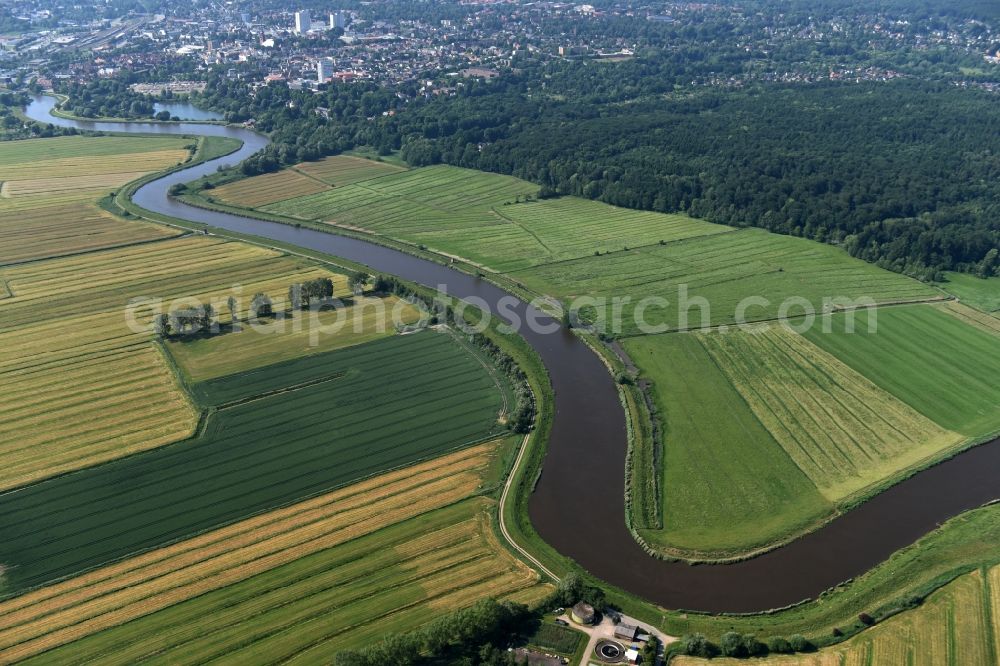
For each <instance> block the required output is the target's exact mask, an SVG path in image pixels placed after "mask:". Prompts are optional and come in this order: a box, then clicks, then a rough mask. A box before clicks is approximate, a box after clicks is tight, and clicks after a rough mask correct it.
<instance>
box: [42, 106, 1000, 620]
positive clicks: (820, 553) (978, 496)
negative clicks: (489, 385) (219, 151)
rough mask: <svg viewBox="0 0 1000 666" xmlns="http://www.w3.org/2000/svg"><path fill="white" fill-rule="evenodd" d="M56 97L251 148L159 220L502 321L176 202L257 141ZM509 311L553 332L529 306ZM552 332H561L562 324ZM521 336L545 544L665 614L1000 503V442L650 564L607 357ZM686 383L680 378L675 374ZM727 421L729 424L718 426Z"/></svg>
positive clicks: (493, 296) (375, 248) (45, 116)
mask: <svg viewBox="0 0 1000 666" xmlns="http://www.w3.org/2000/svg"><path fill="white" fill-rule="evenodd" d="M53 104H54V100H53V99H52V98H51V97H38V98H36V99H35V100H34V101H33V102H32V103H31V105H29V107H28V108H27V110H26V112H27V115H28V116H29V117H31V118H33V119H35V120H39V121H41V122H51V123H53V124H55V125H60V126H64V127H77V128H80V129H88V130H104V131H113V132H144V133H148V132H153V133H159V134H211V135H217V136H218V135H221V136H231V137H234V138H238V139H240V140H242V141H243V142H244V146H243V148H241V149H240V150H239V151H237V153H235V154H233V155H230V156H227V157H223V158H220V159H218V160H213V161H211V162H206V163H204V164H201V165H196V166H193V167H191V168H189V169H185V170H183V171H178V172H175V173H172V174H169V175H167V176H165V177H163V178H160V179H158V180H155V181H153V182H151V183H149V184H147V185H145V186H143V187H142V188H140V189H139V191H138V192H137V193H136V195H135V197H134V200H135V202H136V203H138V204H139V205H140V206H142V207H144V208H147V209H149V210H153V211H156V212H158V213H163V214H165V215H171V216H174V217H178V218H183V219H186V220H191V221H193V222H199V223H203V224H207V225H210V226H212V227H216V228H219V229H225V230H229V231H237V232H241V233H248V234H253V235H255V236H259V237H261V238H263V239H273V240H275V241H281V242H284V243H291V244H294V245H297V246H300V247H304V248H310V249H312V250H317V251H320V252H325V253H328V254H332V255H336V256H340V257H344V258H346V259H349V260H351V261H355V262H358V263H362V264H365V265H367V266H370V267H371V268H372V269H373V270H374V271H377V272H383V273H389V274H393V275H398V276H400V277H402V278H405V279H407V280H411V281H413V282H417V283H420V284H424V285H426V286H429V287H432V288H437V287H439V286H440V285H445V286H446V287H447V291H448V293H449V294H451V295H453V296H457V297H459V298H464V299H468V298H472V297H476V298H477V299H481V300H482V301H484V302H485V303H487V304H489V306H490V308H491V309H492V311H493V313H494V314H498V316H502V317H504V318H505V319H508V320H509V318H508V317H507V316H505V314H504V313H503V311H499V310H498V308H497V305H498V304H499V303H500V300H501V299H502V298H504V297H505V296H507V297H508V298H509V296H508V294H507V293H506V292H504V291H503V290H501V289H500V288H499V287H496V286H495V285H493V284H491V283H489V282H486V281H484V280H481V279H479V278H476V277H474V276H471V275H468V274H466V273H462V272H460V271H457V270H455V269H452V268H449V267H447V266H443V265H440V264H437V263H434V262H432V261H427V260H424V259H420V258H417V257H414V256H411V255H409V254H406V253H403V252H400V251H397V250H393V249H389V248H386V247H383V246H380V245H377V244H374V243H368V242H366V241H363V240H358V239H354V238H347V237H344V236H337V235H335V234H332V233H324V232H321V231H316V230H312V229H302V228H296V227H293V226H290V225H285V224H279V223H275V222H267V221H263V220H253V219H248V218H244V217H239V216H235V215H229V214H226V213H220V212H215V211H207V210H203V209H200V208H194V207H192V206H188V205H186V204H183V203H180V202H178V201H176V200H174V199H171V198H170V197H168V196H167V190H168V189H169V188H170V186H171V185H173V184H174V183H179V182H184V181H190V180H193V179H195V178H197V177H199V176H201V175H204V174H207V173H211V172H213V171H215V170H216V167H217V166H219V165H220V164H235V163H237V162H238V161H240V160H242V159H243V158H245V157H247V156H249V155H250V154H252V153H254V152H256V151H258V150H260V149H261V148H263V147H264V146H265V145H266V144H267V139H266V137H264V136H262V135H260V134H257V133H255V132H252V131H250V130H246V129H242V128H238V127H224V126H221V125H203V124H185V123H165V124H156V123H103V122H90V121H86V122H80V121H74V120H68V119H64V118H56V117H54V116H51V115H49V111H50V110H51V108H52V106H53ZM512 313H513V314H514V315H516V316H518V317H520V318H521V320H522V321H525V320H526V317H527V316H529V315H530V316H533V317H537V318H538V320H539V321H540V322H543V323H546V322H547V323H550V324H554V322H553V321H552V320H551V318H549V317H547V316H546V315H544V314H542V313H541V312H538V311H537V310H534V309H533V308H532V307H531V306H530V305H528V304H526V303H523V302H520V301H518V304H517V306H516V307H515V308H513V310H512ZM553 327H554V326H553ZM521 334H522V335H523V337H524V338H525V340H526V341H527V342H528V343H529V344H530V345H531V346H532V347H533V348H534V349H535V350H536V351H537V352H538V354H539V355H540V356H541V358H542V361H543V362H544V363H545V366H546V368H547V369H548V372H549V376H550V378H551V381H552V386H553V389H554V390H555V405H554V420H553V426H552V433H551V437H550V439H549V443H548V450H547V452H546V455H545V461H544V469H543V473H542V475H541V477H540V479H539V482H538V484H537V486H536V488H535V491H534V493H533V494H532V496H531V498H530V503H529V514H530V516H531V521H532V524H533V525H534V527H535V529H536V530H537V531H538V533H539V534H540V535H541V537H542V538H543V539H544V540H545V541H546V542H548V543H549V544H550V545H552V546H553V547H554V548H555V549H556V550H558V551H559V552H560V553H562V554H564V555H566V556H568V557H571V558H573V559H574V560H576V561H577V562H578V563H579V564H580V565H581V566H582V567H584V568H585V569H587V570H588V571H590V572H592V573H593V574H594V575H596V576H598V577H599V578H602V579H603V580H606V581H608V582H609V583H612V584H614V585H617V586H619V587H621V588H623V589H625V590H627V591H629V592H631V593H633V594H635V595H637V596H640V597H643V598H645V599H649V600H651V601H655V602H656V603H659V604H661V605H663V606H665V607H667V608H681V609H688V610H702V611H711V612H737V613H745V612H753V611H761V610H766V609H771V608H778V607H782V606H786V605H788V604H792V603H796V602H798V601H801V600H803V599H806V598H812V597H815V596H816V595H817V594H819V593H820V592H822V591H823V590H825V589H827V588H829V587H831V586H833V585H836V584H838V583H841V582H843V581H845V580H847V579H849V578H852V577H854V576H857V575H859V574H861V573H863V572H865V571H867V570H868V569H870V568H872V567H873V566H875V565H876V564H878V563H879V562H882V561H883V560H885V559H886V558H887V557H888V556H889V555H891V554H892V553H893V552H895V551H896V550H898V549H900V548H902V547H904V546H906V545H909V544H911V543H913V542H914V541H915V540H916V539H918V538H919V537H921V536H923V535H924V534H926V533H927V532H929V531H931V530H933V529H934V528H935V527H937V525H939V524H940V523H941V522H943V521H945V520H947V519H948V518H950V517H953V516H955V515H957V514H959V513H961V512H963V511H967V510H969V509H972V508H975V507H977V506H980V505H982V504H984V503H986V502H988V501H991V500H993V499H996V498H998V497H1000V440H994V441H993V442H991V443H989V444H985V445H982V446H979V447H976V448H974V449H971V450H969V451H967V452H965V453H962V454H960V455H958V456H956V457H954V458H952V459H951V460H948V461H946V462H944V463H942V464H940V465H937V466H935V467H932V468H930V469H928V470H925V471H923V472H920V473H918V474H916V475H914V476H912V477H910V478H909V479H908V480H906V481H903V482H902V483H900V484H897V485H896V486H893V487H892V488H890V489H889V490H887V491H886V492H884V493H882V494H880V495H878V496H877V497H875V498H874V499H872V500H871V501H869V502H866V503H865V504H863V505H861V506H860V507H858V508H856V509H854V510H852V511H850V512H849V513H847V514H844V515H843V516H840V517H839V518H837V519H836V520H834V521H832V522H831V523H829V524H828V525H827V526H825V527H823V528H822V529H820V530H818V531H816V532H813V533H812V534H809V535H807V536H805V537H803V538H801V539H798V540H796V541H794V542H792V543H791V544H789V545H787V546H784V547H782V548H778V549H776V550H773V551H771V552H769V553H767V554H764V555H761V556H760V557H756V558H753V559H750V560H747V561H744V562H739V563H736V564H726V565H700V566H691V565H687V564H683V563H677V562H665V561H661V560H657V559H654V558H652V557H650V556H648V555H647V554H646V553H645V552H644V551H643V550H642V549H641V548H640V547H639V545H638V544H637V543H636V542H635V540H634V539H633V538H632V536H631V534H629V532H628V530H627V528H626V527H625V520H624V516H625V500H624V491H625V454H626V450H627V438H626V432H625V414H624V412H623V409H622V406H621V404H620V402H619V400H618V393H617V388H616V386H615V383H614V381H613V378H612V377H611V375H610V374H609V373H608V371H607V369H606V368H605V366H604V365H603V363H602V362H601V360H600V359H599V358H598V357H597V356H596V355H595V354H594V353H593V352H592V351H591V350H590V349H589V348H588V347H587V346H586V345H585V344H584V343H582V342H581V341H580V340H579V339H578V338H577V337H576V336H575V335H574V334H572V333H571V332H569V331H566V330H565V329H561V328H560V329H558V330H557V331H556V332H553V333H540V332H536V331H533V330H530V329H529V327H522V328H521ZM676 380H677V381H683V380H684V378H683V377H677V378H676ZM721 417H724V415H720V418H721Z"/></svg>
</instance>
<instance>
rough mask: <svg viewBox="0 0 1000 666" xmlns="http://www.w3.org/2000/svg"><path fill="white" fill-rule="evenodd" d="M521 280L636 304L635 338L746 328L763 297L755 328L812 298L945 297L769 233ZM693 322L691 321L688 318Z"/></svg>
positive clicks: (615, 257)
mask: <svg viewBox="0 0 1000 666" xmlns="http://www.w3.org/2000/svg"><path fill="white" fill-rule="evenodd" d="M517 278H518V279H519V280H521V281H522V282H524V283H525V284H527V285H528V286H529V287H531V288H533V289H535V290H536V291H540V292H543V293H547V294H551V295H554V296H557V297H560V298H563V299H571V298H573V297H576V296H583V295H591V296H599V297H601V296H603V297H606V298H609V299H610V298H614V297H629V298H631V302H630V303H627V304H626V305H625V306H624V308H623V317H622V325H621V327H620V328H621V330H620V331H617V332H619V333H621V334H622V335H626V336H628V335H637V334H641V333H644V332H647V333H649V332H652V333H656V332H659V331H661V330H674V329H678V328H699V327H701V326H703V325H710V326H716V325H731V324H733V323H738V321H739V320H738V315H739V314H740V313H739V305H740V303H741V301H743V300H744V299H747V298H755V299H763V300H757V301H755V302H749V301H748V302H747V303H746V305H747V307H746V309H745V311H744V313H743V315H744V321H751V322H752V321H760V320H766V319H773V318H776V317H778V316H779V314H782V313H781V306H782V304H783V303H784V302H786V300H788V299H801V300H804V302H807V303H808V304H809V305H810V306H811V307H812V308H813V309H814V311H815V312H822V311H823V306H824V299H828V298H830V299H839V298H847V299H854V300H859V299H871V301H872V302H875V303H889V302H896V301H920V300H927V299H933V298H938V297H940V293H939V292H937V291H936V290H934V289H932V288H931V287H928V286H926V285H924V284H922V283H920V282H918V281H916V280H913V279H911V278H908V277H905V276H903V275H899V274H896V273H890V272H888V271H885V270H882V269H880V268H878V267H876V266H872V265H871V264H866V263H864V262H862V261H860V260H857V259H853V258H851V257H849V256H848V255H847V254H846V253H844V252H843V251H841V250H839V249H837V248H834V247H831V246H829V245H822V244H819V243H815V242H812V241H808V240H804V239H801V238H793V237H790V236H779V235H776V234H770V233H768V232H766V231H763V230H760V229H742V230H740V231H736V232H732V233H727V234H721V235H713V236H708V237H702V238H692V239H688V240H683V241H678V242H675V243H667V244H666V245H654V246H649V247H643V248H639V249H634V250H629V251H619V252H614V253H611V254H605V255H603V256H600V257H586V258H582V259H577V260H573V261H567V262H561V263H552V264H547V265H544V266H539V267H536V268H532V269H530V270H527V271H523V272H521V273H518V274H517ZM682 293H684V294H685V295H686V298H687V299H688V301H687V302H688V304H689V305H685V304H684V301H683V300H682V297H681V294H682ZM649 296H659V297H661V298H664V299H666V301H667V302H668V303H667V304H665V305H654V306H651V307H649V308H648V309H647V310H646V311H645V312H644V313H642V314H643V317H642V320H643V321H644V322H645V324H646V326H647V327H649V328H647V329H646V330H643V328H642V327H640V326H639V325H638V323H639V322H638V321H637V318H636V317H635V316H633V315H634V314H635V313H636V311H635V306H636V305H637V304H638V302H639V301H640V300H641V299H643V298H645V297H649ZM701 299H704V300H703V301H702V300H701ZM789 303H790V306H789V308H788V309H787V310H786V312H785V314H786V315H795V314H799V313H801V312H802V305H798V304H795V303H793V302H791V301H789ZM704 304H707V306H705V305H704ZM684 314H686V316H687V319H688V321H687V322H684V321H683V320H682V316H683V315H684ZM611 332H616V331H615V330H614V329H613V328H612V329H611Z"/></svg>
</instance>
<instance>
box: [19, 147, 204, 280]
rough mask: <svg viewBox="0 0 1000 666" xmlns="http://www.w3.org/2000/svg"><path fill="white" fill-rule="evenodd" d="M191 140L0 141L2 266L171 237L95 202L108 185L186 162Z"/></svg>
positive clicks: (170, 232)
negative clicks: (111, 212) (114, 214)
mask: <svg viewBox="0 0 1000 666" xmlns="http://www.w3.org/2000/svg"><path fill="white" fill-rule="evenodd" d="M105 138H107V139H110V138H111V137H102V139H105ZM190 143H191V141H190V140H189V139H179V138H149V139H147V138H132V137H127V138H118V137H115V140H113V141H112V142H111V143H110V145H107V144H105V143H104V142H103V141H101V140H94V139H87V138H84V137H58V138H54V139H30V140H27V141H6V142H3V143H2V144H0V181H3V185H2V187H0V233H2V234H3V236H4V239H5V241H4V243H3V245H2V247H0V265H2V264H4V263H13V262H19V261H26V260H31V259H40V258H45V257H55V256H60V255H66V254H72V253H74V252H83V251H88V250H94V249H97V248H106V247H117V246H121V245H127V244H129V243H135V242H139V241H147V240H157V239H161V238H169V237H171V236H176V235H177V232H176V231H175V230H172V229H169V228H167V227H161V226H158V225H153V224H141V223H138V222H133V221H127V220H121V219H119V218H115V217H114V216H112V215H111V214H109V213H107V212H105V211H103V210H101V209H100V208H99V207H98V206H97V203H96V202H97V200H98V199H100V198H101V197H102V196H104V195H106V194H107V193H108V191H109V190H111V189H114V188H116V187H119V186H121V185H124V184H125V183H127V182H129V181H131V180H135V179H136V178H139V177H140V176H143V175H145V174H146V173H149V172H151V171H158V170H160V169H164V168H166V167H169V166H172V165H174V164H176V163H177V162H180V161H183V160H184V159H186V158H187V157H188V156H189V154H190V151H189V150H188V148H187V146H188V145H189V144H190ZM39 155H41V156H43V157H38V156H39ZM33 156H34V157H33Z"/></svg>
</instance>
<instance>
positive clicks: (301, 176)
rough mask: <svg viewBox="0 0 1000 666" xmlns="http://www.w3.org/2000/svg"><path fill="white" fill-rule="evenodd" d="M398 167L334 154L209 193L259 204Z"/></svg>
mask: <svg viewBox="0 0 1000 666" xmlns="http://www.w3.org/2000/svg"><path fill="white" fill-rule="evenodd" d="M399 171H405V169H404V168H402V167H399V166H394V165H391V164H386V163H384V162H375V161H373V160H367V159H364V158H361V157H353V156H350V155H335V156H333V157H326V158H324V159H321V160H317V161H315V162H303V163H301V164H297V165H296V166H295V167H293V168H291V169H285V170H284V171H279V172H277V173H269V174H264V175H261V176H255V177H253V178H246V179H243V180H238V181H235V182H233V183H228V184H226V185H223V186H221V187H218V188H216V189H215V190H213V191H211V192H209V193H208V194H209V196H211V197H213V198H216V199H219V200H220V201H222V202H224V203H227V204H230V205H234V206H245V207H249V208H257V207H260V206H266V205H268V204H273V203H277V202H279V201H285V200H288V199H296V198H298V197H306V196H309V195H313V194H318V193H320V192H327V191H329V190H330V189H331V188H333V187H335V186H336V187H342V186H344V185H350V184H351V183H356V182H358V181H362V180H369V179H371V178H377V177H379V176H385V175H388V174H391V173H397V172H399Z"/></svg>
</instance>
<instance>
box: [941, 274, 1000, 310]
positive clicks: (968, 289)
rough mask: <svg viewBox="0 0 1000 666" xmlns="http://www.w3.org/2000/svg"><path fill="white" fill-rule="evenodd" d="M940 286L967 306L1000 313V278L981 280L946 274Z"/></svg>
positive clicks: (968, 276) (967, 276)
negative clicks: (945, 279) (945, 280)
mask: <svg viewBox="0 0 1000 666" xmlns="http://www.w3.org/2000/svg"><path fill="white" fill-rule="evenodd" d="M944 275H945V278H947V282H944V283H943V284H941V285H938V286H940V287H941V288H942V289H944V290H945V291H947V292H948V293H949V294H952V295H953V296H956V297H957V298H958V299H959V300H961V301H962V302H963V303H965V304H966V305H971V306H972V307H974V308H976V309H977V310H982V311H983V312H997V311H1000V277H991V278H985V279H984V278H980V277H976V276H975V275H970V274H968V273H945V274H944Z"/></svg>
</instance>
